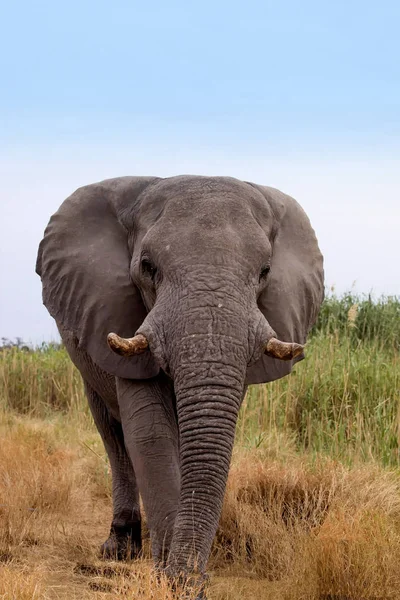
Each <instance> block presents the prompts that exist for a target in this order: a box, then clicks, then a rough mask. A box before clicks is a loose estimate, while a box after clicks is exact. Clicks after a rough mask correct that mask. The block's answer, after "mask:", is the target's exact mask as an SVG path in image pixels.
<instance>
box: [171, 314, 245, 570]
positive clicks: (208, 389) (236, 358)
mask: <svg viewBox="0 0 400 600" xmlns="http://www.w3.org/2000/svg"><path fill="white" fill-rule="evenodd" d="M211 316H212V315H210V317H211ZM213 319H214V321H212V319H210V322H209V324H208V326H207V324H206V323H205V321H204V320H203V324H204V326H205V330H206V331H209V332H210V333H204V328H203V329H202V331H201V332H199V333H196V332H195V331H194V330H193V329H192V328H191V326H190V323H189V321H190V319H189V320H188V321H186V322H184V323H183V328H182V329H183V330H185V332H186V334H185V335H183V336H182V337H181V339H180V340H179V341H178V342H177V344H176V350H177V352H176V354H175V356H174V358H173V360H172V361H171V371H172V375H173V379H174V387H175V395H176V403H177V404H176V408H177V416H178V428H179V435H180V467H181V494H180V504H179V510H178V514H177V517H176V520H175V525H174V532H173V536H172V543H171V547H170V554H169V560H168V571H169V573H170V574H171V575H173V576H176V575H179V574H182V573H188V572H193V571H197V572H200V573H203V572H204V569H205V566H206V562H207V559H208V557H209V554H210V551H211V545H212V541H213V538H214V536H215V533H216V530H217V526H218V522H219V518H220V514H221V509H222V503H223V497H224V492H225V487H226V481H227V476H228V471H229V465H230V460H231V455H232V448H233V442H234V436H235V426H236V421H237V417H238V412H239V408H240V404H241V401H242V399H243V395H244V382H245V374H246V365H247V362H248V339H247V331H246V329H247V328H243V330H242V334H241V335H240V334H239V335H238V334H237V333H236V334H234V333H232V332H235V329H234V328H228V326H226V330H225V332H222V334H221V331H219V332H218V333H217V332H213V330H212V328H211V324H212V322H214V325H215V321H216V320H217V318H216V317H215V314H214V315H213ZM228 331H230V334H228ZM236 332H237V330H236ZM234 335H236V337H234Z"/></svg>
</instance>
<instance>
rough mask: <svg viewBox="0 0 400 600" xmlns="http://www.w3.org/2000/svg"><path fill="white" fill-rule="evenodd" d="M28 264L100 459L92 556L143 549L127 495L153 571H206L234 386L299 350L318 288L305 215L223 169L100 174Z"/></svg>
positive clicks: (242, 387) (263, 378)
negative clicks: (100, 524) (96, 547)
mask: <svg viewBox="0 0 400 600" xmlns="http://www.w3.org/2000/svg"><path fill="white" fill-rule="evenodd" d="M36 272H37V273H38V275H39V276H40V277H41V280H42V290H43V303H44V305H45V306H46V308H47V309H48V311H49V313H50V315H51V316H52V317H53V318H54V319H55V321H56V323H57V326H58V329H59V331H60V335H61V338H62V340H63V343H64V345H65V347H66V349H67V351H68V353H69V355H70V358H71V360H72V361H73V363H74V364H75V365H76V367H77V368H78V370H79V371H80V373H81V375H82V378H83V381H84V386H85V391H86V395H87V398H88V402H89V405H90V409H91V412H92V415H93V418H94V421H95V424H96V426H97V428H98V430H99V433H100V435H101V437H102V440H103V443H104V446H105V450H106V452H107V454H108V457H109V461H110V466H111V473H112V498H113V518H112V523H111V529H110V533H109V537H108V539H107V540H106V541H105V542H104V544H103V546H102V548H101V552H102V554H103V556H104V557H105V558H118V559H124V558H129V559H131V558H134V557H135V556H137V555H138V554H139V553H140V550H141V543H142V541H141V514H140V508H139V494H140V496H141V499H142V502H143V506H144V510H145V514H146V518H147V523H148V528H149V532H150V540H151V551H152V556H153V561H154V564H155V566H156V567H157V568H158V569H160V570H162V571H163V572H165V573H167V576H168V577H170V578H176V577H184V578H185V577H186V578H190V577H196V576H197V577H200V576H203V575H204V576H205V574H206V565H207V561H208V558H209V555H210V552H211V546H212V542H213V538H214V536H215V533H216V530H217V526H218V522H219V518H220V514H221V510H222V503H223V498H224V493H225V487H226V482H227V476H228V471H229V467H230V461H231V454H232V449H233V444H234V436H235V426H236V422H237V418H238V413H239V409H240V406H241V403H242V400H243V398H244V395H245V392H246V389H247V386H248V385H250V384H261V383H267V382H270V381H273V380H276V379H278V378H281V377H284V376H286V375H288V374H289V373H290V372H291V370H292V368H293V366H294V365H295V364H296V363H297V362H298V361H300V360H302V359H303V358H304V344H305V342H306V338H307V335H308V333H309V331H310V329H311V327H312V326H313V324H314V323H315V320H316V318H317V315H318V311H319V308H320V305H321V302H322V300H323V297H324V271H323V258H322V255H321V252H320V250H319V247H318V242H317V239H316V236H315V233H314V230H313V229H312V227H311V224H310V221H309V219H308V217H307V216H306V214H305V212H304V211H303V209H302V208H301V207H300V205H299V204H298V203H297V202H296V201H295V200H294V199H293V198H291V197H290V196H288V195H286V194H284V193H282V192H280V191H279V190H277V189H274V188H271V187H266V186H262V185H256V184H254V183H249V182H245V181H240V180H238V179H235V178H231V177H225V176H224V177H206V176H194V175H183V176H174V177H167V178H161V177H144V176H141V177H118V178H114V179H108V180H104V181H101V182H98V183H94V184H91V185H87V186H84V187H81V188H79V189H78V190H77V191H75V192H74V193H73V194H72V195H71V196H70V197H69V198H67V199H66V200H65V201H64V202H63V203H62V204H61V206H60V208H59V209H58V211H57V212H56V213H55V214H54V215H53V216H52V217H51V219H50V221H49V224H48V225H47V228H46V230H45V233H44V236H43V239H42V241H41V242H40V246H39V251H38V257H37V265H36ZM199 597H200V596H199ZM201 597H203V596H201Z"/></svg>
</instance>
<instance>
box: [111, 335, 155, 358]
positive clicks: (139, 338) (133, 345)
mask: <svg viewBox="0 0 400 600" xmlns="http://www.w3.org/2000/svg"><path fill="white" fill-rule="evenodd" d="M107 342H108V345H109V346H110V348H111V350H112V351H113V352H116V353H117V354H119V355H120V356H136V355H137V354H142V353H143V352H145V351H146V350H147V349H148V347H149V342H148V341H147V339H146V338H145V337H144V335H142V334H141V333H138V334H137V335H135V337H132V338H122V337H120V336H119V335H117V334H116V333H109V334H108V336H107Z"/></svg>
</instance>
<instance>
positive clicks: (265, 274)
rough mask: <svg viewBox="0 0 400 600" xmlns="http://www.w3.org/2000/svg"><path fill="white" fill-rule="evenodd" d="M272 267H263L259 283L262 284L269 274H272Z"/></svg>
mask: <svg viewBox="0 0 400 600" xmlns="http://www.w3.org/2000/svg"><path fill="white" fill-rule="evenodd" d="M270 270H271V267H270V266H269V265H266V266H265V267H263V268H262V269H261V271H260V278H259V281H260V282H261V281H262V280H263V279H266V278H267V275H268V273H269V272H270Z"/></svg>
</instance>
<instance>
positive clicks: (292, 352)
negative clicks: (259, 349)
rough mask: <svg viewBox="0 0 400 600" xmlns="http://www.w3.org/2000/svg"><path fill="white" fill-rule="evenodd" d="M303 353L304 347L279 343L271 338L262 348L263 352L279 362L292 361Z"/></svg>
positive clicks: (279, 341)
mask: <svg viewBox="0 0 400 600" xmlns="http://www.w3.org/2000/svg"><path fill="white" fill-rule="evenodd" d="M303 351H304V346H302V345H301V344H296V343H294V342H293V343H292V342H281V340H277V339H276V338H271V339H270V340H269V341H268V342H267V343H266V344H265V346H264V352H265V354H267V355H268V356H272V357H273V358H279V359H280V360H292V359H293V358H296V357H297V356H300V354H302V353H303Z"/></svg>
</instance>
